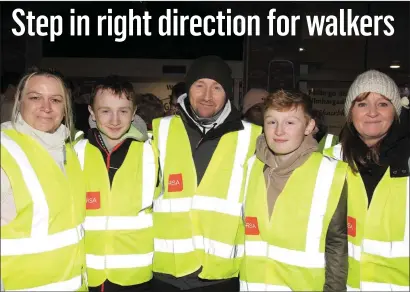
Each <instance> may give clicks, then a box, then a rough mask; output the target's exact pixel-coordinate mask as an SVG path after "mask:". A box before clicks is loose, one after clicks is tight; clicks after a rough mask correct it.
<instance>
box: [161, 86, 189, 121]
mask: <svg viewBox="0 0 410 292" xmlns="http://www.w3.org/2000/svg"><path fill="white" fill-rule="evenodd" d="M184 93H186V89H185V83H184V82H178V83H177V84H175V85H174V86H173V87H172V92H171V95H170V99H169V110H168V111H167V112H166V113H165V116H170V115H176V114H177V113H178V97H180V96H181V95H183V94H184Z"/></svg>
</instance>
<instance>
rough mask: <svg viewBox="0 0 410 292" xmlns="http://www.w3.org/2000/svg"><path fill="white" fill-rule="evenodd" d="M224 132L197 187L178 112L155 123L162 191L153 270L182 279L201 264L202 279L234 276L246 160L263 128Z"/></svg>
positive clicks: (156, 204)
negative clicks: (176, 114)
mask: <svg viewBox="0 0 410 292" xmlns="http://www.w3.org/2000/svg"><path fill="white" fill-rule="evenodd" d="M243 125H244V128H245V129H244V130H241V131H235V132H230V133H227V134H225V135H223V136H222V137H221V139H220V141H219V143H218V146H217V148H216V150H215V152H214V153H213V156H212V158H211V160H210V162H209V165H208V167H207V169H206V172H205V174H204V176H203V178H202V180H201V182H200V184H199V186H198V185H197V176H196V170H195V164H194V161H193V158H192V151H191V144H190V142H189V138H188V135H187V132H186V129H185V127H184V124H183V122H182V120H181V117H180V116H171V117H165V118H161V119H156V120H154V121H153V136H154V140H153V141H154V143H155V145H156V147H157V148H158V149H159V157H160V168H161V175H162V178H163V190H162V193H161V194H160V195H159V196H158V197H157V198H156V199H155V200H154V236H155V238H154V271H155V272H159V273H165V274H170V275H173V276H175V277H182V276H185V275H188V274H191V273H193V272H195V271H197V270H198V269H199V268H201V267H202V271H201V273H200V274H199V277H200V278H202V279H208V280H215V279H229V278H232V277H235V276H237V275H238V272H239V264H240V258H241V254H243V245H242V246H240V245H238V238H241V237H242V230H241V229H240V226H241V224H240V220H241V202H242V198H241V187H242V181H243V172H244V168H243V166H244V163H245V162H246V160H247V159H248V158H249V157H250V156H252V155H253V154H254V152H255V146H256V138H257V136H258V135H259V134H260V132H261V128H260V127H258V126H255V125H252V124H250V123H247V122H243Z"/></svg>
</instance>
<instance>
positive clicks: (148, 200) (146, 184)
mask: <svg viewBox="0 0 410 292" xmlns="http://www.w3.org/2000/svg"><path fill="white" fill-rule="evenodd" d="M156 175H157V172H156V166H155V157H154V150H153V149H152V145H151V140H147V141H145V142H144V145H143V153H142V208H141V209H142V210H144V209H146V208H150V207H152V201H153V199H154V193H155V185H156V181H155V178H156Z"/></svg>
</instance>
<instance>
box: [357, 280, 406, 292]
mask: <svg viewBox="0 0 410 292" xmlns="http://www.w3.org/2000/svg"><path fill="white" fill-rule="evenodd" d="M360 285H361V288H360V290H361V291H410V289H409V288H410V287H409V286H399V285H394V284H386V283H374V282H361V283H360Z"/></svg>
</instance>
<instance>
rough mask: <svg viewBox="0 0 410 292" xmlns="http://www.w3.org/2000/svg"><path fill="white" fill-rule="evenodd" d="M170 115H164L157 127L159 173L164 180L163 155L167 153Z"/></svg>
mask: <svg viewBox="0 0 410 292" xmlns="http://www.w3.org/2000/svg"><path fill="white" fill-rule="evenodd" d="M171 120H172V116H168V117H164V118H162V119H161V120H160V122H159V128H158V137H155V139H158V150H159V163H160V167H161V174H162V176H161V177H162V181H163V182H164V181H165V174H164V169H165V157H166V154H167V141H168V134H169V126H170V124H171ZM162 188H163V189H162V192H164V184H162Z"/></svg>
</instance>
